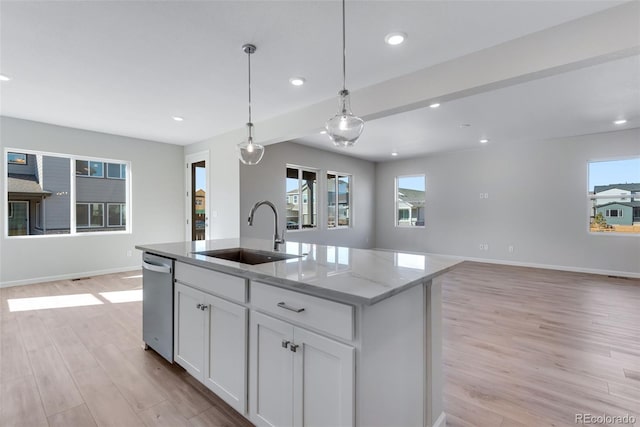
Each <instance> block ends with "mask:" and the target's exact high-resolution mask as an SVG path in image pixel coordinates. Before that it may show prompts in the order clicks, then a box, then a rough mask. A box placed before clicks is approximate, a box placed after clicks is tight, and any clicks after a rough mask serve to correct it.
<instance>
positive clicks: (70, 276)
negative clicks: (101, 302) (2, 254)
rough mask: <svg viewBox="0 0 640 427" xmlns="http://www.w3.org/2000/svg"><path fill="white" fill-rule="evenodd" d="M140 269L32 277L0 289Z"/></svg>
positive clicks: (0, 285)
mask: <svg viewBox="0 0 640 427" xmlns="http://www.w3.org/2000/svg"><path fill="white" fill-rule="evenodd" d="M140 269H141V267H140V266H134V267H131V266H129V267H119V268H109V269H106V270H95V271H83V272H78V273H70V274H60V275H58V276H45V277H34V278H30V279H23V280H12V281H8V282H0V288H9V287H11V286H24V285H32V284H34V283H43V282H54V281H56V280H68V279H77V278H80V277H89V276H100V275H103V274H112V273H123V272H126V271H134V270H140Z"/></svg>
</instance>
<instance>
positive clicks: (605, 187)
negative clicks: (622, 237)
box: [587, 157, 640, 235]
mask: <svg viewBox="0 0 640 427" xmlns="http://www.w3.org/2000/svg"><path fill="white" fill-rule="evenodd" d="M588 166H589V177H588V179H589V184H588V190H587V198H588V199H589V230H590V231H591V232H593V233H603V234H618V233H625V234H636V235H640V157H634V158H628V159H621V160H606V161H592V162H589V165H588Z"/></svg>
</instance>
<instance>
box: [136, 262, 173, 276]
mask: <svg viewBox="0 0 640 427" xmlns="http://www.w3.org/2000/svg"><path fill="white" fill-rule="evenodd" d="M142 268H144V269H145V270H151V271H155V272H157V273H163V274H171V267H170V266H168V265H155V264H149V263H148V262H146V261H142Z"/></svg>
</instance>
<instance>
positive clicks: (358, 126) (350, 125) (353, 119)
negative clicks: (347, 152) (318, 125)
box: [324, 89, 364, 147]
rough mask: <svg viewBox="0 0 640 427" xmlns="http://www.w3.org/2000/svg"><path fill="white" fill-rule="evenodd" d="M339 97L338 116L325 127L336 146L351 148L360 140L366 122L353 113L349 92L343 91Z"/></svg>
mask: <svg viewBox="0 0 640 427" xmlns="http://www.w3.org/2000/svg"><path fill="white" fill-rule="evenodd" d="M338 95H339V98H338V114H336V115H335V116H333V117H332V118H330V119H329V120H327V123H326V124H325V126H324V127H325V129H326V130H327V135H329V137H330V138H331V140H332V141H333V144H334V145H335V146H337V147H350V146H352V145H353V144H355V143H356V142H357V141H358V138H360V135H361V134H362V130H363V129H364V120H362V119H361V118H360V117H358V116H354V115H353V113H352V112H351V103H350V99H349V91H348V90H346V89H345V90H341V91H340V92H339V93H338Z"/></svg>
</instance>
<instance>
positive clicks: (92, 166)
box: [76, 160, 104, 178]
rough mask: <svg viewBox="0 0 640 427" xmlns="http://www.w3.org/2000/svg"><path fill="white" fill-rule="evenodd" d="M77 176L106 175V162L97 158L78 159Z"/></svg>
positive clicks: (98, 176)
mask: <svg viewBox="0 0 640 427" xmlns="http://www.w3.org/2000/svg"><path fill="white" fill-rule="evenodd" d="M76 176H91V177H95V178H102V177H104V163H102V162H99V161H96V160H76Z"/></svg>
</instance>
